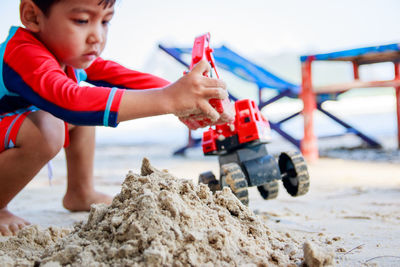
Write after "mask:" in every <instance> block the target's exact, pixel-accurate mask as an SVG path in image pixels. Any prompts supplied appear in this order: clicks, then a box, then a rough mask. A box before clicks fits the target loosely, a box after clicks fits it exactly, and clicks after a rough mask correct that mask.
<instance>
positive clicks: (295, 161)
mask: <svg viewBox="0 0 400 267" xmlns="http://www.w3.org/2000/svg"><path fill="white" fill-rule="evenodd" d="M278 164H279V169H280V171H281V174H282V182H283V186H284V187H285V188H286V191H287V192H288V193H289V194H290V195H291V196H293V197H297V196H301V195H304V194H306V193H307V192H308V189H309V187H310V176H309V174H308V170H307V165H306V162H305V160H304V158H303V156H302V155H301V153H300V152H297V151H291V152H286V153H281V154H280V155H279V162H278Z"/></svg>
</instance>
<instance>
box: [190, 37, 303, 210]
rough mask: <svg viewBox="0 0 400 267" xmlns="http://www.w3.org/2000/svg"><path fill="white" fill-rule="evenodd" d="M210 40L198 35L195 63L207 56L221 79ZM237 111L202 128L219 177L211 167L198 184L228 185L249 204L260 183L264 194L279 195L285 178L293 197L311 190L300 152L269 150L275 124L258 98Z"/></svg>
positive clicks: (206, 152)
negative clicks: (231, 118)
mask: <svg viewBox="0 0 400 267" xmlns="http://www.w3.org/2000/svg"><path fill="white" fill-rule="evenodd" d="M209 40H210V34H209V33H207V34H205V35H202V36H199V37H197V38H196V39H195V42H194V46H193V50H192V64H191V65H190V68H192V67H193V66H194V65H195V64H196V63H197V62H199V61H200V60H202V59H206V60H207V61H208V62H209V63H210V65H211V70H214V71H215V73H216V74H217V77H218V78H219V76H218V73H217V71H216V65H215V61H214V58H213V55H212V49H211V48H210V47H209ZM210 75H211V74H210ZM211 101H212V102H211ZM211 101H210V103H211V105H213V106H214V107H215V108H216V109H217V111H218V112H220V113H221V112H223V109H224V104H226V103H224V102H222V101H220V100H216V99H214V100H211ZM235 112H236V114H235V121H234V122H233V123H225V124H221V125H215V126H212V127H210V128H209V129H208V130H207V131H205V132H204V133H203V138H202V148H203V152H204V155H206V156H211V155H217V156H218V160H219V165H220V176H219V179H217V178H216V177H215V175H214V174H213V173H212V172H210V171H208V172H204V173H202V174H200V176H199V183H204V184H207V185H208V186H209V188H210V189H211V191H213V192H215V191H216V190H220V189H221V188H223V187H225V186H228V187H230V189H231V190H232V192H233V194H235V196H236V197H237V198H238V199H239V200H240V201H241V202H242V203H243V204H245V205H248V203H249V195H248V187H251V186H257V189H258V191H259V192H260V194H261V196H262V197H263V198H264V199H273V198H276V197H277V195H278V188H279V183H278V181H280V180H282V182H283V185H284V187H285V188H286V190H287V192H288V193H289V194H290V195H291V196H294V197H295V196H301V195H304V194H306V193H307V192H308V189H309V185H310V183H309V174H308V171H307V165H306V163H305V161H304V158H303V157H302V155H301V154H300V152H297V151H293V152H284V153H281V154H280V155H279V157H278V159H275V157H274V156H272V155H269V154H268V150H267V143H268V142H269V141H270V131H271V130H270V126H269V123H268V121H267V120H266V119H265V118H264V117H263V116H262V114H261V112H260V110H259V109H258V106H257V105H256V104H255V102H254V101H253V100H249V99H243V100H238V101H236V102H235Z"/></svg>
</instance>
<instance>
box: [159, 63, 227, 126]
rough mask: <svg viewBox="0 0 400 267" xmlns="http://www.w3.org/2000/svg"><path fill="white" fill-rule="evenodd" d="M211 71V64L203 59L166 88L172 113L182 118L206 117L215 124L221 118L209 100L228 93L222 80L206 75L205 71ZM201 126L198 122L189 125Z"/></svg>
mask: <svg viewBox="0 0 400 267" xmlns="http://www.w3.org/2000/svg"><path fill="white" fill-rule="evenodd" d="M209 71H210V65H209V64H208V62H207V61H205V60H202V61H200V62H199V63H198V64H197V65H196V66H194V68H193V69H192V70H191V71H190V72H189V73H188V74H186V75H184V76H183V77H182V78H180V79H179V80H178V81H176V82H175V83H173V84H171V85H169V86H168V87H166V88H165V93H166V95H167V101H169V102H170V105H171V110H172V113H174V114H175V115H176V116H178V117H180V118H185V117H189V116H190V115H195V117H199V118H200V117H201V118H206V119H209V120H210V122H211V123H210V124H215V123H216V122H217V121H218V120H220V119H221V114H219V113H218V112H217V111H216V110H215V109H214V108H213V107H212V106H211V104H210V103H209V100H210V99H212V98H216V99H225V98H227V97H228V93H227V91H226V85H225V83H224V82H223V81H222V80H219V79H213V78H209V77H206V76H204V73H208V72H209ZM224 116H225V115H224ZM224 120H226V119H224ZM188 126H189V125H188ZM199 127H201V126H198V125H196V124H193V125H192V126H189V128H199ZM203 127H204V126H203Z"/></svg>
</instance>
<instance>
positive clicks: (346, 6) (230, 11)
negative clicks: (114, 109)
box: [0, 0, 400, 69]
mask: <svg viewBox="0 0 400 267" xmlns="http://www.w3.org/2000/svg"><path fill="white" fill-rule="evenodd" d="M117 1H118V3H117V4H116V14H115V17H114V19H113V20H112V22H111V26H110V32H109V40H108V44H107V47H106V49H105V51H104V53H103V57H105V58H111V59H113V60H116V61H118V62H120V63H122V64H124V65H126V66H128V67H133V68H139V69H140V68H141V67H143V65H144V64H145V63H146V61H147V60H148V58H149V57H150V56H151V54H152V53H154V51H155V50H157V45H158V44H159V43H160V42H162V43H164V44H173V45H184V46H191V45H192V43H193V40H194V37H195V36H197V35H200V34H202V33H205V32H210V33H211V42H212V44H213V45H215V46H216V45H219V44H227V45H229V47H231V48H232V49H234V50H236V51H238V52H241V53H243V54H244V55H257V54H263V55H276V54H284V53H291V54H293V53H296V54H298V55H302V54H309V53H316V52H330V51H335V50H340V49H349V48H356V47H362V46H371V45H379V44H388V43H395V42H399V43H400V25H399V23H398V17H399V13H400V1H398V0H335V1H333V0H302V1H300V0H280V1H277V0H246V1H243V0H202V1H193V0H185V1H184V0H165V1H162V0H145V1H137V0H117ZM19 2H20V1H18V0H1V5H0V18H1V23H0V39H2V40H4V39H5V37H6V35H7V32H8V29H9V27H10V25H20V23H19V14H18V5H19Z"/></svg>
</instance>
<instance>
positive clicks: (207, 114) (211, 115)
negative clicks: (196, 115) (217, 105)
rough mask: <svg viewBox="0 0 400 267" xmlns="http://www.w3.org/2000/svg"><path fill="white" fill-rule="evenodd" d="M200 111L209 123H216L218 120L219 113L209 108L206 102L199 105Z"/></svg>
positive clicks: (209, 105)
mask: <svg viewBox="0 0 400 267" xmlns="http://www.w3.org/2000/svg"><path fill="white" fill-rule="evenodd" d="M199 108H200V110H201V111H202V112H203V114H204V116H205V117H207V118H209V119H210V120H211V121H217V120H218V119H219V116H220V115H219V113H218V112H217V111H216V110H215V109H214V108H213V107H212V106H211V104H210V103H209V102H208V101H203V102H201V103H200V104H199Z"/></svg>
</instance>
